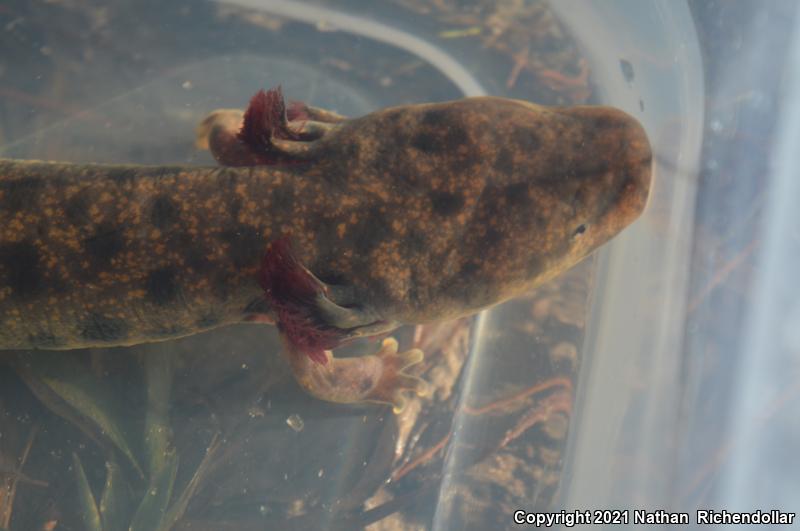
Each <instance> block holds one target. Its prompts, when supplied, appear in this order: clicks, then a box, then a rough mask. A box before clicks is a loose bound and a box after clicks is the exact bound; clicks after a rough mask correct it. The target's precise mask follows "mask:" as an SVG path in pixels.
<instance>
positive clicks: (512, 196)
mask: <svg viewBox="0 0 800 531" xmlns="http://www.w3.org/2000/svg"><path fill="white" fill-rule="evenodd" d="M503 194H504V195H505V197H506V201H507V202H508V204H509V205H511V206H519V205H524V204H525V203H526V202H527V201H528V185H527V184H526V183H514V184H510V185H508V186H506V188H505V190H503Z"/></svg>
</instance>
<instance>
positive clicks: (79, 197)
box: [64, 192, 92, 227]
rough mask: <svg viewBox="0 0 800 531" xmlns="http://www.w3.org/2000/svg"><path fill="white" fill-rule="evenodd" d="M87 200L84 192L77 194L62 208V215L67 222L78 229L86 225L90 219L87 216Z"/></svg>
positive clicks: (88, 202)
mask: <svg viewBox="0 0 800 531" xmlns="http://www.w3.org/2000/svg"><path fill="white" fill-rule="evenodd" d="M89 204H90V201H89V198H88V197H87V196H86V193H85V192H78V193H77V194H75V195H74V196H72V198H70V199H69V200H68V201H67V205H66V206H65V207H64V215H65V216H66V218H67V221H69V222H70V223H72V224H73V225H76V226H78V227H80V226H82V225H88V224H89V223H91V221H92V218H91V216H89Z"/></svg>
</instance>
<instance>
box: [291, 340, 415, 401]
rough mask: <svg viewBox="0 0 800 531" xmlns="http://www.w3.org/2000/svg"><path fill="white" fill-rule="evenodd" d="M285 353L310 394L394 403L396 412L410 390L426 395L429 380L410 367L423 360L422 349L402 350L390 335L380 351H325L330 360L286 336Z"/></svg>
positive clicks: (319, 396)
mask: <svg viewBox="0 0 800 531" xmlns="http://www.w3.org/2000/svg"><path fill="white" fill-rule="evenodd" d="M284 344H285V347H286V348H285V350H284V352H285V354H286V358H287V360H288V361H289V365H290V366H291V368H292V372H293V373H294V377H295V379H296V380H297V383H299V384H300V386H301V387H302V388H303V389H305V390H306V391H307V392H308V393H309V394H311V395H312V396H315V397H317V398H319V399H322V400H326V401H328V402H339V403H345V404H353V403H360V402H377V403H381V404H390V405H391V406H392V410H393V411H394V412H395V413H400V412H401V411H402V410H403V409H404V408H405V405H406V402H407V399H406V395H407V394H408V393H409V392H413V393H416V394H417V395H418V396H424V395H426V394H427V392H428V385H427V383H426V382H425V381H424V380H422V379H421V378H418V377H416V376H413V375H410V374H408V373H407V372H406V369H408V368H409V367H411V366H412V365H415V364H417V363H419V362H420V361H422V359H423V354H422V351H421V350H419V349H416V348H415V349H411V350H407V351H405V352H400V353H398V351H397V341H396V340H395V339H393V338H386V339H384V340H383V344H382V345H381V348H380V350H379V351H378V352H376V353H375V354H372V355H369V356H360V357H356V358H335V357H334V356H333V354H332V353H331V351H329V350H327V351H325V356H326V358H327V361H326V362H325V363H319V362H317V361H314V360H313V359H312V358H310V357H309V356H308V355H306V353H305V352H301V351H298V350H297V349H296V348H294V347H293V346H292V343H291V342H289V341H286V340H284Z"/></svg>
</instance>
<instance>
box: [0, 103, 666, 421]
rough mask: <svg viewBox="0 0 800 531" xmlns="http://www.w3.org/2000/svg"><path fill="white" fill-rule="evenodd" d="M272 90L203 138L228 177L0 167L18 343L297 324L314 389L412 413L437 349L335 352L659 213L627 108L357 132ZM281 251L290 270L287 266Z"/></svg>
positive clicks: (9, 301) (478, 116) (463, 110)
mask: <svg viewBox="0 0 800 531" xmlns="http://www.w3.org/2000/svg"><path fill="white" fill-rule="evenodd" d="M261 94H262V96H261V100H259V101H260V103H258V102H256V98H254V100H253V101H254V102H253V103H251V109H250V110H249V111H248V113H249V115H250V116H249V121H248V115H245V120H244V126H242V125H241V124H242V113H238V114H236V112H234V111H218V112H217V113H215V114H212V115H211V116H210V117H209V119H207V120H206V122H205V123H204V124H203V126H202V129H201V135H200V136H201V138H200V139H201V141H202V142H203V143H204V144H205V145H207V146H209V147H210V148H211V150H212V152H213V154H214V155H215V156H216V158H217V159H218V160H219V161H220V162H221V163H222V164H225V166H221V167H189V166H186V167H181V166H167V167H148V166H134V165H75V164H64V163H51V162H37V161H16V160H0V348H4V349H10V348H14V349H18V348H34V349H37V348H38V349H73V348H79V347H89V346H112V345H131V344H135V343H140V342H146V341H156V340H164V339H169V338H173V337H178V336H183V335H188V334H193V333H196V332H199V331H202V330H207V329H210V328H213V327H216V326H220V325H225V324H229V323H234V322H240V321H247V320H256V321H264V320H266V321H278V324H279V326H280V325H281V324H282V322H281V321H282V320H283V321H284V323H283V324H284V326H283V327H282V331H283V332H284V336H285V339H286V344H287V350H288V351H289V360H290V362H291V363H292V365H293V368H294V370H295V373H296V375H297V376H298V380H299V381H300V382H301V384H303V385H304V387H306V388H307V389H309V390H310V391H311V392H312V393H314V394H316V395H317V396H322V397H323V398H327V399H333V400H339V401H358V400H364V399H366V400H379V401H386V402H392V403H394V404H395V406H398V403H400V402H401V399H400V398H399V397H398V391H402V390H403V389H407V388H412V389H416V390H420V389H421V383H420V382H418V381H416V380H413V379H412V378H411V377H408V376H406V375H405V374H404V373H403V369H404V368H405V366H407V365H408V364H411V363H413V362H416V361H418V360H419V358H420V353H418V352H414V351H412V352H410V353H403V354H396V350H397V349H396V343H392V341H391V340H387V341H386V342H384V348H383V349H382V350H381V353H379V355H378V356H377V357H376V356H367V357H365V358H356V359H355V360H354V361H352V360H353V359H348V360H335V359H334V358H332V357H331V355H330V353H329V352H327V350H328V347H334V346H337V345H338V344H341V343H342V342H344V341H346V340H349V339H352V338H354V337H360V336H366V335H374V334H378V333H383V332H386V331H389V330H392V329H394V328H395V327H397V326H399V325H401V324H405V323H424V322H431V321H436V320H440V319H448V318H453V317H457V316H461V315H466V314H469V313H473V312H476V311H479V310H481V309H483V308H486V307H489V306H492V305H494V304H497V303H499V302H502V301H504V300H506V299H508V298H511V297H514V296H516V295H519V294H522V293H525V292H527V291H529V290H531V289H532V288H533V287H535V286H536V285H538V284H540V283H542V282H544V281H546V280H547V279H549V278H552V277H553V276H555V275H557V274H558V273H560V272H562V271H564V270H565V269H567V268H569V267H571V266H572V265H574V264H575V263H576V262H578V261H579V260H580V259H581V258H583V257H584V256H586V255H587V254H588V253H590V252H591V251H592V250H594V249H596V248H597V247H598V246H600V245H602V244H603V243H605V242H606V241H608V240H609V239H610V238H612V237H613V236H614V235H616V234H617V233H618V232H619V231H621V230H622V229H623V228H624V227H626V226H627V225H628V224H630V223H631V222H632V221H633V220H634V219H636V217H637V216H638V215H639V214H640V213H641V211H642V210H643V208H644V206H645V203H646V200H647V196H648V192H649V187H650V179H651V152H650V147H649V143H648V140H647V137H646V135H645V133H644V131H643V129H642V127H641V126H640V125H639V124H638V123H637V122H636V120H635V119H633V118H631V117H630V116H628V115H626V114H625V113H623V112H621V111H618V110H615V109H611V108H606V107H570V108H545V107H540V106H537V105H534V104H531V103H527V102H522V101H516V100H507V99H501V98H492V97H483V98H471V99H464V100H458V101H453V102H446V103H437V104H422V105H410V106H404V107H394V108H388V109H384V110H380V111H377V112H374V113H372V114H368V115H366V116H364V117H361V118H356V119H345V118H343V117H340V116H337V115H335V114H333V113H329V112H327V111H323V110H320V109H315V108H313V107H305V106H304V107H301V108H300V109H299V110H298V109H297V108H290V112H289V113H288V115H287V114H286V111H285V109H284V107H283V100H282V97H281V96H280V94H279V93H278V94H277V95H276V94H275V93H274V92H270V93H267V94H266V95H265V94H264V93H261ZM264 98H267V99H264ZM276 98H278V99H279V101H278V99H276ZM257 103H258V104H257ZM259 105H260V107H259ZM254 107H255V109H254ZM251 111H253V112H252V113H251ZM256 111H257V112H256ZM240 128H241V131H240ZM248 128H249V129H248ZM284 240H286V241H288V242H290V247H289V246H288V245H289V244H287V246H285V247H282V251H281V252H282V253H283V254H287V253H288V254H290V256H288V257H286V256H283V254H280V253H276V252H273V253H272V254H271V255H270V252H269V250H270V249H272V248H271V246H270V244H274V243H275V242H280V241H284ZM265 251H267V258H264V256H265ZM273 251H275V249H273ZM270 256H271V257H272V258H270ZM276 256H277V259H276ZM270 260H272V262H271V263H272V264H273V266H274V265H275V264H277V266H276V267H277V269H276V267H273V268H272V269H270V271H273V273H274V274H273V276H271V277H270V276H267V277H265V276H264V275H265V273H264V268H265V267H267V265H269V263H270ZM276 260H277V262H276ZM281 260H282V261H281ZM287 264H288V265H287ZM287 267H288V268H289V269H286V268H287ZM281 268H283V269H281ZM292 268H294V269H295V270H296V271H295V272H299V273H298V274H299V276H298V275H294V276H292V275H293V274H294V273H293V272H292ZM284 270H285V271H284ZM276 271H277V273H275V272H276ZM281 271H284V273H285V274H284V273H280V272H281ZM287 271H288V273H287ZM276 275H277V276H276ZM287 275H289V276H287ZM297 278H300V280H299V281H297V282H295V281H293V280H292V279H297ZM303 278H305V280H303ZM259 280H261V282H259ZM298 282H299V283H298ZM304 282H305V285H306V288H309V289H305V288H303V283H304ZM265 283H266V285H265ZM280 286H283V288H281V289H278V288H279V287H280ZM295 288H296V289H299V290H300V291H302V292H303V293H299V292H298V293H295V292H294V291H293V290H295ZM265 291H266V293H267V296H265ZM270 293H272V296H270ZM276 293H277V294H278V295H280V296H278V295H276ZM281 294H282V295H281ZM295 295H297V296H295ZM276 297H277V298H276ZM287 305H288V306H287ZM285 307H291V308H294V310H293V311H295V310H297V308H298V307H300V308H301V309H302V311H301V312H300V313H301V317H302V319H300V320H299V321H297V323H301V324H296V325H292V326H289V325H288V324H286V322H285V321H286V320H287V319H288V318H287V317H286V315H289V314H287V313H285V312H284V313H281V312H276V310H278V309H281V310H283V309H285ZM287 311H288V310H287ZM295 313H296V311H295ZM293 315H294V314H293ZM303 323H305V324H303ZM316 331H322V332H325V333H330V334H329V335H330V336H331V337H333V338H334V340H333V341H332V342H331V343H328V344H327V346H326V348H325V351H326V352H325V354H324V357H322V358H319V357H317V359H316V360H315V359H314V356H303V355H302V354H303V353H302V352H301V351H302V350H303V348H301V347H300V346H299V344H298V340H297V337H298V335H302V334H305V333H311V332H316ZM370 359H371V361H370ZM381 359H382V360H383V361H380V360H381ZM331 360H333V362H332V363H326V362H328V361H331ZM362 360H363V363H361V365H358V364H359V363H360V362H362ZM376 360H378V361H376ZM344 361H346V362H347V365H346V366H345V365H340V364H339V362H344ZM320 362H322V363H320ZM370 363H372V364H373V365H375V366H374V367H371V368H369V369H368V370H365V369H364V368H363V367H365V366H367V365H368V364H370ZM389 366H392V369H391V370H388V369H387V367H389ZM343 367H344V368H343ZM326 371H327V372H326ZM367 373H368V374H367ZM389 373H391V374H389ZM326 374H327V376H326ZM365 374H367V375H366V376H365ZM320 379H322V380H325V381H324V382H323V383H320V382H318V381H317V380H320ZM343 380H347V382H346V383H344V384H342V381H343ZM365 380H368V382H367V383H368V384H370V385H371V387H370V385H366V384H365ZM326 385H327V386H328V387H330V389H329V390H328V391H325V390H320V389H321V388H322V387H325V386H326ZM368 387H369V389H367V388H368ZM355 388H359V389H361V391H359V393H356V392H355V391H353V390H354V389H355ZM376 389H377V390H376ZM362 391H363V392H362Z"/></svg>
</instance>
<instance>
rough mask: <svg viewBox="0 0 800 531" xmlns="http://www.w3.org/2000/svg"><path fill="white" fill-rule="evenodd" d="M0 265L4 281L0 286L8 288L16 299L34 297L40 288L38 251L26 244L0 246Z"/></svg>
mask: <svg viewBox="0 0 800 531" xmlns="http://www.w3.org/2000/svg"><path fill="white" fill-rule="evenodd" d="M0 265H2V270H3V271H4V273H5V274H4V275H3V276H4V277H5V278H4V279H3V280H2V281H0V285H5V286H10V287H11V289H12V292H13V293H14V295H16V296H17V297H27V296H31V295H34V294H35V293H36V292H37V291H38V290H39V288H40V286H41V279H42V274H41V268H40V265H39V251H38V250H37V249H36V247H35V246H34V245H33V244H31V243H28V242H18V243H9V244H6V245H3V246H0Z"/></svg>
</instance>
